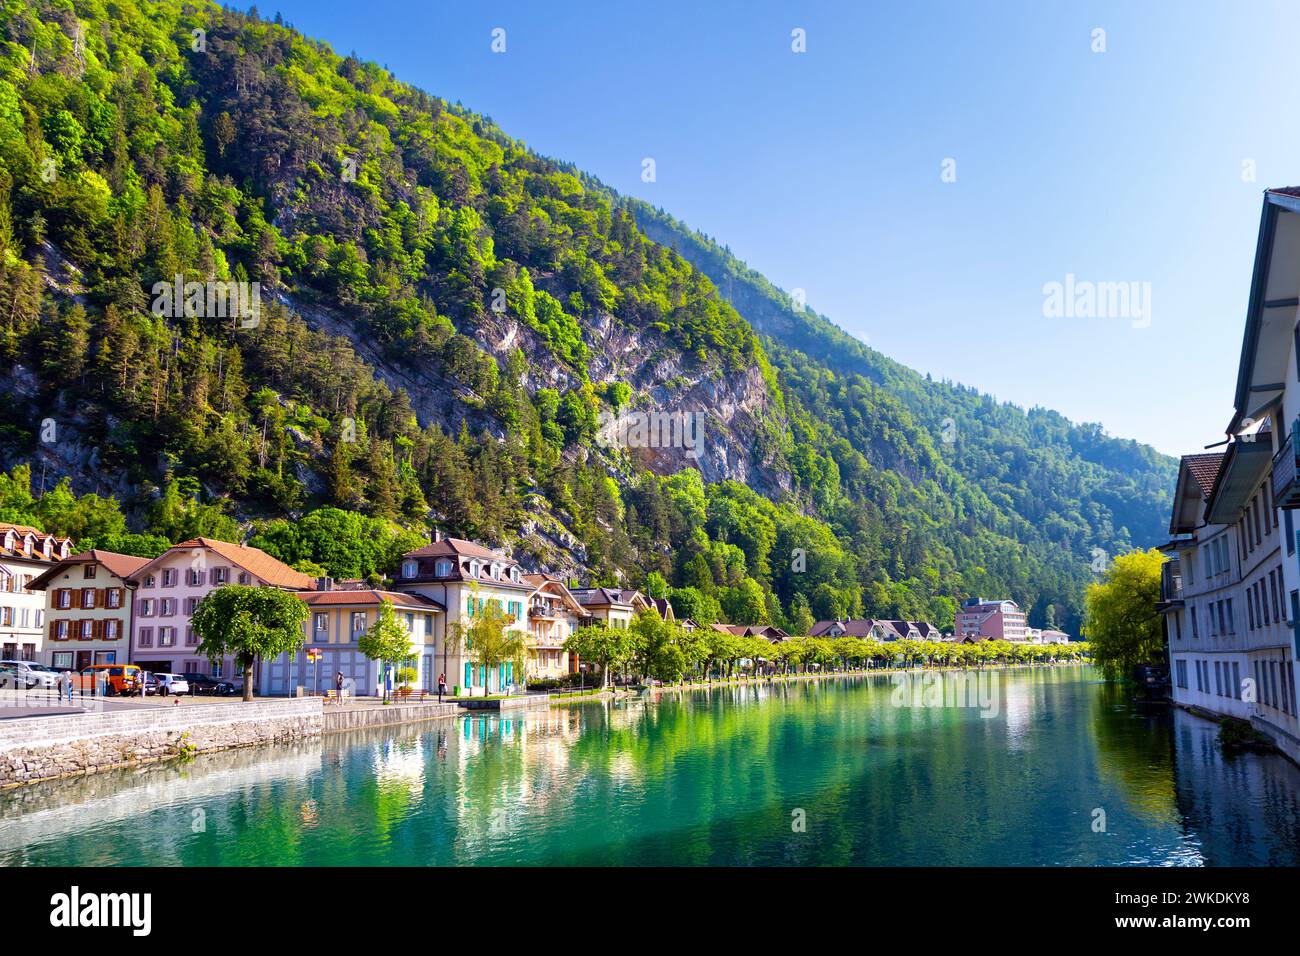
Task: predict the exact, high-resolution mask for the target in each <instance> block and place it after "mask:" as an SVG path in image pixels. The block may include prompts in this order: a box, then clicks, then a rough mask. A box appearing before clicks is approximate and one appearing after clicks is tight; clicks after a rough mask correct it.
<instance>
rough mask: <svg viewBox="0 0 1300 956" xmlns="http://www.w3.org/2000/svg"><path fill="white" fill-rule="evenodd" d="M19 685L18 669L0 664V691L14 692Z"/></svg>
mask: <svg viewBox="0 0 1300 956" xmlns="http://www.w3.org/2000/svg"><path fill="white" fill-rule="evenodd" d="M21 684H22V681H21V680H20V679H19V677H18V668H16V667H14V666H13V665H12V664H0V690H16V689H17V688H18V687H19V686H21Z"/></svg>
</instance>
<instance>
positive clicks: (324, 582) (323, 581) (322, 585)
mask: <svg viewBox="0 0 1300 956" xmlns="http://www.w3.org/2000/svg"><path fill="white" fill-rule="evenodd" d="M316 590H317V591H333V590H334V579H333V578H317V579H316Z"/></svg>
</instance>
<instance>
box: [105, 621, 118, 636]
mask: <svg viewBox="0 0 1300 956" xmlns="http://www.w3.org/2000/svg"><path fill="white" fill-rule="evenodd" d="M120 626H121V624H120V623H119V622H118V621H113V620H108V621H105V622H104V640H106V641H115V640H117V639H118V637H119V635H118V628H119V627H120Z"/></svg>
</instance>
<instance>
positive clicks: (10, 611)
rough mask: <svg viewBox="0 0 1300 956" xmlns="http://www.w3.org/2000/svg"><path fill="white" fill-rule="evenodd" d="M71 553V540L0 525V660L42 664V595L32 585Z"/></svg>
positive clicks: (32, 530) (43, 628) (43, 655)
mask: <svg viewBox="0 0 1300 956" xmlns="http://www.w3.org/2000/svg"><path fill="white" fill-rule="evenodd" d="M71 552H72V539H70V538H61V537H59V536H57V535H52V534H45V533H44V532H43V531H38V530H36V529H35V528H31V527H28V526H26V525H17V524H0V660H22V661H36V662H40V663H45V656H46V655H45V654H44V653H43V652H42V647H43V644H44V640H43V637H44V632H45V594H44V593H43V592H41V591H39V590H35V589H33V588H32V586H31V585H32V582H33V581H34V580H35V579H36V578H38V577H39V576H40V575H42V574H44V573H45V572H46V571H48V570H49V569H50V568H51V567H52V566H53V565H54V564H56V563H57V562H59V561H62V560H63V559H64V558H66V557H67V556H68V555H69V554H70V553H71Z"/></svg>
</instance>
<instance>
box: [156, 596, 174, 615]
mask: <svg viewBox="0 0 1300 956" xmlns="http://www.w3.org/2000/svg"><path fill="white" fill-rule="evenodd" d="M175 613H176V599H175V598H163V599H162V600H161V601H159V602H158V614H159V615H160V616H162V617H171V616H172V615H173V614H175Z"/></svg>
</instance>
